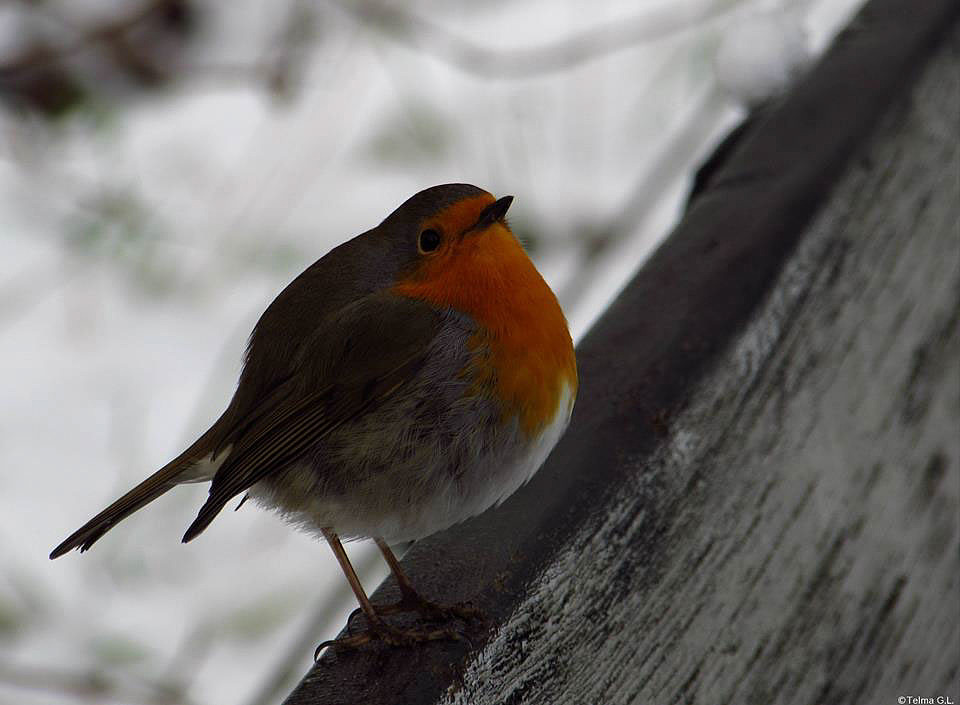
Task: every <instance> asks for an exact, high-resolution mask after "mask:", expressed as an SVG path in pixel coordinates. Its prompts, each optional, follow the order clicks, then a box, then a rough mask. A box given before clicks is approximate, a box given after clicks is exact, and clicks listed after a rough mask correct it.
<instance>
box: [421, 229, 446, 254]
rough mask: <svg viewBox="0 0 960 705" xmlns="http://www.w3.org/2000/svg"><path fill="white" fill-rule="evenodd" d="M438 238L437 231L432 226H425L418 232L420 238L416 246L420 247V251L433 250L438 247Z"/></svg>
mask: <svg viewBox="0 0 960 705" xmlns="http://www.w3.org/2000/svg"><path fill="white" fill-rule="evenodd" d="M440 239H441V238H440V233H439V232H437V231H436V230H434V229H433V228H427V229H426V230H424V231H423V232H422V233H420V240H419V241H418V242H417V246H418V247H419V248H420V251H421V252H424V253H426V252H433V251H434V250H435V249H437V248H438V247H440Z"/></svg>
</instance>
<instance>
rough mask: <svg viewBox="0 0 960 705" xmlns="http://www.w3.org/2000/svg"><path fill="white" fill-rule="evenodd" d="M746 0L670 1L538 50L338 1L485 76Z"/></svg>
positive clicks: (714, 13) (547, 69)
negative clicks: (486, 42) (499, 45)
mask: <svg viewBox="0 0 960 705" xmlns="http://www.w3.org/2000/svg"><path fill="white" fill-rule="evenodd" d="M743 1H744V0H699V1H698V2H695V3H692V4H691V3H686V4H684V5H681V4H680V3H676V4H668V5H666V6H664V7H662V8H657V9H653V10H648V11H646V12H643V13H640V14H637V15H635V16H634V17H632V18H627V19H622V20H617V21H615V22H611V23H609V24H606V25H603V26H600V27H594V28H591V29H587V30H584V31H582V32H580V33H578V34H574V35H571V36H569V37H567V38H566V39H563V40H560V41H557V42H554V43H552V44H546V45H544V46H540V47H536V48H533V49H504V50H499V49H488V48H487V47H486V46H483V45H481V44H478V43H475V42H473V41H471V40H469V39H466V38H464V37H462V36H458V35H456V34H454V33H453V32H450V31H448V30H446V29H445V28H443V27H441V26H440V25H438V24H435V23H433V22H431V21H429V20H427V19H424V18H423V17H420V16H418V15H416V14H414V13H412V12H410V11H408V10H407V9H406V8H405V7H404V6H403V5H402V4H401V3H397V4H395V5H388V4H386V3H384V2H379V1H377V0H372V1H371V0H366V1H363V2H348V1H345V0H340V1H339V2H337V5H338V6H339V7H340V8H341V9H342V10H344V11H345V12H347V13H348V14H349V15H351V16H353V17H354V18H355V19H357V20H358V21H360V22H362V23H364V24H367V25H370V26H372V27H374V28H376V29H377V30H379V31H380V32H382V33H383V34H384V35H386V36H388V37H390V38H392V39H396V40H398V41H400V42H403V43H405V44H408V45H410V46H412V47H414V48H416V49H419V50H422V51H426V52H428V53H430V54H432V55H433V56H435V57H436V58H439V59H441V60H443V61H446V62H447V63H450V64H452V65H454V66H456V67H457V68H459V69H461V70H463V71H465V72H467V73H471V74H476V75H478V76H483V77H486V78H528V77H530V76H537V75H541V74H548V73H554V72H557V71H563V70H566V69H570V68H573V67H574V66H577V65H579V64H582V63H584V62H587V61H590V60H592V59H595V58H598V57H601V56H605V55H607V54H612V53H615V52H617V51H620V50H622V49H626V48H628V47H631V46H634V45H636V44H641V43H643V42H650V41H655V40H658V39H664V38H665V37H667V36H669V35H671V34H675V33H677V32H682V31H684V30H687V29H692V28H695V27H700V26H702V23H703V22H705V21H708V20H711V19H714V18H716V17H718V16H720V15H722V14H724V13H726V12H728V11H729V10H731V9H732V8H733V7H735V6H736V5H738V4H740V3H741V2H743Z"/></svg>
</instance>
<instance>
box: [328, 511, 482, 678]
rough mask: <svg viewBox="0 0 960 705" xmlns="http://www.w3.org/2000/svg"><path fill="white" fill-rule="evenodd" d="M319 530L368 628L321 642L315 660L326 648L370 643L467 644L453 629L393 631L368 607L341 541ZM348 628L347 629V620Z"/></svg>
mask: <svg viewBox="0 0 960 705" xmlns="http://www.w3.org/2000/svg"><path fill="white" fill-rule="evenodd" d="M322 531H323V537H324V538H325V539H326V540H327V543H329V544H330V548H332V549H333V554H334V555H335V556H336V557H337V562H338V563H339V564H340V567H341V568H342V569H343V573H344V575H346V576H347V581H348V582H349V583H350V587H351V588H352V589H353V594H354V595H356V597H357V602H359V603H360V609H361V610H363V612H364V614H366V615H367V620H368V622H369V627H368V628H367V630H366V631H365V632H362V633H360V634H347V635H346V636H341V637H338V638H336V639H328V640H327V641H325V642H323V643H322V644H320V645H319V646H318V647H317V649H316V651H314V652H313V660H314V661H316V660H317V658H319V656H320V652H321V651H323V650H324V649H325V648H327V647H328V646H334V647H346V648H355V647H358V646H363V645H364V644H369V643H371V642H373V641H381V642H383V643H385V644H388V645H390V646H412V645H413V644H418V643H422V642H425V641H439V640H444V639H453V640H464V641H469V640H468V639H466V637H465V636H463V635H462V634H460V633H459V632H457V631H455V630H453V629H396V628H394V627H391V626H390V625H388V624H386V623H385V622H384V621H383V620H382V619H380V617H379V615H378V614H377V612H376V610H374V609H373V605H371V604H370V598H368V597H367V593H366V592H365V591H364V589H363V585H362V584H361V583H360V579H359V578H358V577H357V573H356V571H354V569H353V566H352V565H351V564H350V558H349V557H348V556H347V552H346V551H344V550H343V544H341V543H340V538H339V537H338V536H337V535H336V534H335V533H334V532H332V531H330V530H328V529H323V530H322ZM394 561H396V558H394ZM352 616H353V615H351V618H352ZM347 626H348V628H349V619H348V621H347Z"/></svg>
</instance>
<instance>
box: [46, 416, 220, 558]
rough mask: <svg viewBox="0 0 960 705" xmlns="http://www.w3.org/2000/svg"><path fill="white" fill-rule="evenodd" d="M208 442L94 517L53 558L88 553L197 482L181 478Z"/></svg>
mask: <svg viewBox="0 0 960 705" xmlns="http://www.w3.org/2000/svg"><path fill="white" fill-rule="evenodd" d="M206 440H207V434H204V436H203V437H201V438H200V439H198V440H197V442H196V443H194V444H193V445H192V446H190V447H189V448H188V449H187V450H185V451H184V452H183V453H181V454H180V455H179V456H178V457H176V458H174V459H173V460H171V461H170V462H169V463H167V464H166V465H164V466H163V467H162V468H160V469H159V470H157V471H156V472H155V473H153V475H151V476H150V477H148V478H147V479H146V480H144V481H143V482H141V483H140V484H139V485H137V486H136V487H134V488H133V489H132V490H130V491H129V492H127V493H126V494H125V495H123V496H122V497H121V498H120V499H118V500H117V501H116V502H114V503H113V504H111V505H110V506H109V507H107V508H106V509H104V510H103V511H102V512H100V513H99V514H97V515H96V516H95V517H93V519H91V520H90V521H88V522H87V523H86V524H84V525H83V526H81V527H80V528H79V529H77V530H76V531H74V532H73V533H72V534H70V536H68V537H67V538H66V539H65V540H64V541H63V543H61V544H60V545H59V546H57V547H56V548H55V549H53V552H51V554H50V558H51V559H54V558H59V557H60V556H62V555H63V554H65V553H67V552H69V551H72V550H73V549H74V548H79V549H80V552H81V553H82V552H83V551H86V550H87V549H88V548H90V547H91V546H92V545H93V544H94V543H96V542H97V540H99V539H100V537H101V536H103V535H104V534H105V533H107V532H108V531H110V529H112V528H113V527H114V526H116V525H117V524H118V523H119V522H120V521H122V520H123V519H126V518H127V517H128V516H130V515H131V514H133V513H134V512H135V511H137V510H138V509H140V508H141V507H143V506H144V505H146V504H149V503H150V502H152V501H153V500H155V499H156V498H157V497H159V496H160V495H162V494H164V493H166V492H167V491H168V490H171V489H173V488H174V487H176V486H177V485H179V484H181V483H182V482H190V481H194V482H195V481H196V478H195V477H193V476H190V475H188V476H187V477H186V478H183V479H181V475H183V474H184V470H186V469H187V468H188V467H189V466H190V465H191V464H192V463H194V462H196V461H197V460H199V459H200V458H202V457H203V456H204V455H206V454H207V453H206V452H205V451H206V446H207V445H208V443H207V442H205V441H206Z"/></svg>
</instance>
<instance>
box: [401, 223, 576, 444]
mask: <svg viewBox="0 0 960 705" xmlns="http://www.w3.org/2000/svg"><path fill="white" fill-rule="evenodd" d="M395 291H396V292H397V293H398V294H401V295H404V296H409V297H411V298H416V299H421V300H424V301H429V302H430V303H432V304H434V305H436V306H441V307H451V308H454V309H456V310H458V311H462V312H464V313H466V314H468V315H470V316H471V317H472V318H473V319H474V320H475V321H476V322H477V323H478V324H479V326H480V330H479V331H478V332H477V333H476V334H475V335H474V336H473V339H471V341H470V345H471V347H472V348H473V349H474V350H476V351H485V353H486V354H483V355H480V356H478V357H477V358H476V360H475V362H474V363H473V364H472V365H471V366H470V368H469V369H467V370H465V373H466V374H469V375H470V376H472V377H473V379H474V382H475V384H476V385H477V387H478V389H479V390H482V391H483V392H485V393H491V394H494V395H496V397H497V398H498V399H500V400H501V401H502V402H503V404H504V410H505V414H507V415H509V416H516V417H518V419H519V422H520V426H521V428H522V429H523V430H524V431H525V432H526V433H527V434H528V435H529V436H536V435H538V434H539V433H540V432H541V431H542V430H543V429H544V427H545V426H546V425H547V424H549V423H550V422H551V421H552V420H553V419H554V417H555V416H556V414H557V412H558V410H559V405H560V399H561V395H562V394H563V393H564V391H565V390H564V386H566V388H567V390H568V391H569V400H570V401H569V403H570V404H571V405H572V403H573V399H574V397H575V396H576V391H577V365H576V359H575V357H574V353H573V342H572V341H571V339H570V333H569V331H568V330H567V322H566V319H565V318H564V316H563V311H562V310H561V309H560V304H559V303H558V302H557V298H556V296H554V294H553V292H552V291H551V290H550V287H548V286H547V284H546V282H545V281H544V280H543V277H541V276H540V273H539V272H538V271H537V270H536V268H535V267H534V266H533V263H532V262H531V261H530V258H529V257H528V256H527V253H526V252H525V251H524V250H523V247H521V245H520V243H519V242H518V241H517V239H516V238H515V237H514V235H513V233H511V232H510V230H509V229H508V228H507V227H506V226H504V225H502V224H500V223H495V224H494V225H492V226H490V227H489V228H488V229H487V230H486V231H485V232H483V233H477V234H474V233H471V234H468V235H466V236H465V237H464V238H463V239H462V240H460V241H458V242H455V243H454V244H452V245H451V246H450V248H449V249H448V250H447V251H445V252H442V253H439V256H437V257H431V258H425V260H424V262H423V264H422V266H421V267H420V268H419V269H418V270H417V271H416V272H415V273H414V274H413V275H412V276H411V277H409V278H408V279H407V280H405V281H403V282H401V283H399V284H398V285H397V286H396V288H395ZM563 411H565V412H566V411H569V409H564V410H563Z"/></svg>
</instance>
